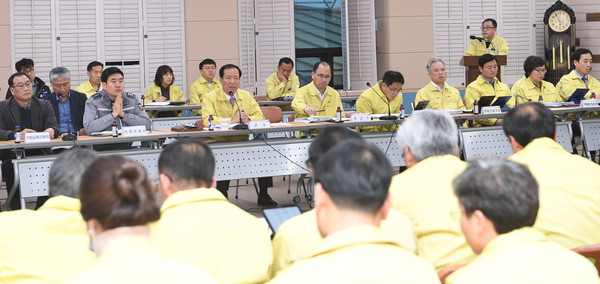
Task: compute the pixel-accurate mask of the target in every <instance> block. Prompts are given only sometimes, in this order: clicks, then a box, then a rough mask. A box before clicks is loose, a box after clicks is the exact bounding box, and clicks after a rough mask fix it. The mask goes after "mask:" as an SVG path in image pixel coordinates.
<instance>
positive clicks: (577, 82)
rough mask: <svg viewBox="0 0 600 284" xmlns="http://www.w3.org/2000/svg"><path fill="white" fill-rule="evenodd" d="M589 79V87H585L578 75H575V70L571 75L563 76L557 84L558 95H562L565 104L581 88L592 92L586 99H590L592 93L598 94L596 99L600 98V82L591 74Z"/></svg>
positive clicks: (588, 93)
mask: <svg viewBox="0 0 600 284" xmlns="http://www.w3.org/2000/svg"><path fill="white" fill-rule="evenodd" d="M587 77H588V85H587V87H586V86H585V83H584V82H583V80H582V79H581V78H579V76H577V74H575V70H573V71H571V73H569V74H567V75H564V76H562V78H560V81H558V83H557V84H556V89H557V90H558V94H559V95H560V97H561V99H562V101H563V102H566V101H567V100H568V99H569V98H570V97H571V95H572V94H573V92H575V90H576V89H579V88H584V89H585V88H589V89H590V90H589V91H588V92H587V94H585V98H586V99H589V98H590V96H591V95H592V92H594V93H596V98H597V99H598V98H600V82H598V80H597V79H596V78H594V77H592V76H591V75H590V74H588V75H587Z"/></svg>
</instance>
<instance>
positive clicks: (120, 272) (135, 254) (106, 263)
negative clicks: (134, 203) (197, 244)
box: [69, 236, 217, 284]
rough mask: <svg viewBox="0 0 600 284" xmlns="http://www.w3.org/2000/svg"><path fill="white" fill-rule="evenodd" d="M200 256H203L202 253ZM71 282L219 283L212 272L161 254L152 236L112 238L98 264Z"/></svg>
mask: <svg viewBox="0 0 600 284" xmlns="http://www.w3.org/2000/svg"><path fill="white" fill-rule="evenodd" d="M197 257H202V255H198V256H197ZM69 283H82V284H83V283H86V284H88V283H98V284H100V283H157V284H158V283H217V281H216V280H215V278H214V277H213V276H211V275H210V274H208V273H206V272H204V271H200V270H198V269H196V268H193V267H191V266H188V265H186V264H183V263H180V262H177V261H174V260H171V259H168V258H166V257H164V256H161V255H159V253H158V250H157V249H156V247H154V245H153V244H152V243H151V242H150V240H149V238H148V237H143V236H126V237H121V238H118V239H114V240H112V241H111V242H110V243H109V244H108V245H107V246H106V248H105V249H104V251H103V252H102V255H101V256H100V258H99V259H98V265H97V266H96V267H94V268H93V269H90V270H88V271H87V272H85V273H84V274H82V275H81V276H79V277H77V278H76V279H74V280H73V281H70V282H69Z"/></svg>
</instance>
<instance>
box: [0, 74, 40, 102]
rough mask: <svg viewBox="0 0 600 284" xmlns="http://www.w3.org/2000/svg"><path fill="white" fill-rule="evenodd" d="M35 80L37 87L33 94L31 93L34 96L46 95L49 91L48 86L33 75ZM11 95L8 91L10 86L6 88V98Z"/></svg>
mask: <svg viewBox="0 0 600 284" xmlns="http://www.w3.org/2000/svg"><path fill="white" fill-rule="evenodd" d="M35 81H36V82H37V85H38V86H37V89H36V90H35V94H33V97H34V98H38V99H43V98H44V97H46V96H48V95H49V94H50V93H51V92H50V87H48V86H46V83H45V82H44V81H42V79H40V78H39V77H35ZM12 97H13V94H12V93H11V92H10V88H8V90H6V99H7V100H8V99H10V98H12Z"/></svg>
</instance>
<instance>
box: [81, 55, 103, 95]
mask: <svg viewBox="0 0 600 284" xmlns="http://www.w3.org/2000/svg"><path fill="white" fill-rule="evenodd" d="M102 70H104V64H102V63H100V62H98V61H92V62H90V63H89V64H88V66H87V75H88V77H89V79H88V80H87V81H85V82H83V84H81V85H79V86H77V88H75V91H78V92H80V93H84V94H85V95H86V96H87V97H88V98H89V97H91V96H93V95H94V94H95V93H97V92H100V91H102V82H100V77H101V76H102Z"/></svg>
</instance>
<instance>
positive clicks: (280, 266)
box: [271, 209, 416, 276]
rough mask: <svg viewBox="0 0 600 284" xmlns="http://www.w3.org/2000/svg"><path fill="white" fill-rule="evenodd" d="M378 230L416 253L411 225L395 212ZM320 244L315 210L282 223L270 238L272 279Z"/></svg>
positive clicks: (320, 238)
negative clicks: (272, 254) (272, 257)
mask: <svg viewBox="0 0 600 284" xmlns="http://www.w3.org/2000/svg"><path fill="white" fill-rule="evenodd" d="M381 230H382V231H383V232H384V233H386V234H387V235H388V236H389V237H390V238H391V239H393V240H395V241H396V242H398V243H399V244H400V245H401V246H402V247H404V248H406V249H407V250H408V251H410V252H412V253H414V252H415V250H416V245H415V235H414V233H413V228H412V223H411V222H410V221H409V220H408V218H406V217H405V216H404V215H402V214H401V213H399V212H398V211H396V210H394V209H392V210H390V213H389V214H388V217H387V218H386V219H385V220H383V221H382V222H381ZM322 241H323V238H322V237H321V234H320V233H319V229H318V228H317V214H316V212H315V210H310V211H308V212H305V213H304V214H302V215H300V216H296V217H294V218H291V219H290V220H288V221H286V222H284V223H283V224H281V226H280V227H279V229H278V230H277V234H275V237H273V253H274V259H273V269H272V272H271V275H272V276H275V275H276V274H277V273H279V272H280V271H282V270H285V269H286V268H288V267H289V266H290V265H292V264H293V263H294V262H295V261H296V260H299V259H300V258H301V257H303V256H304V255H306V254H307V253H309V252H311V251H313V250H314V249H316V248H318V247H319V244H320V243H321V242H322Z"/></svg>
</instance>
